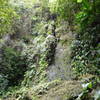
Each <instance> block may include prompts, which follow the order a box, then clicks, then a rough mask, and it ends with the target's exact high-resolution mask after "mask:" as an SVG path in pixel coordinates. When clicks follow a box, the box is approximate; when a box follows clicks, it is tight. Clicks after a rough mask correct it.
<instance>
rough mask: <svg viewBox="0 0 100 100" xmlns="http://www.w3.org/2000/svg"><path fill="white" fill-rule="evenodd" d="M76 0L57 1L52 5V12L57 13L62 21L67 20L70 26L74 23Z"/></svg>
mask: <svg viewBox="0 0 100 100" xmlns="http://www.w3.org/2000/svg"><path fill="white" fill-rule="evenodd" d="M76 7H77V6H76V2H75V0H55V1H54V2H52V3H51V5H50V8H51V11H52V12H54V13H57V15H58V16H59V19H60V20H63V19H65V20H67V21H68V22H69V23H70V24H71V23H72V21H73V18H74V14H75V12H76V9H77V8H76Z"/></svg>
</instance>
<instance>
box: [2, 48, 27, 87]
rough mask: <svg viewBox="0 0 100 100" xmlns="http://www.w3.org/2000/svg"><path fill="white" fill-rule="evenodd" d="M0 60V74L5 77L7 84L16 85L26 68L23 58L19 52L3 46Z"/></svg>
mask: <svg viewBox="0 0 100 100" xmlns="http://www.w3.org/2000/svg"><path fill="white" fill-rule="evenodd" d="M2 50H3V53H2V58H1V61H0V69H1V70H0V74H1V75H4V76H6V77H7V80H8V81H9V83H8V84H9V85H11V86H13V85H17V84H18V83H19V82H20V80H21V79H22V78H23V74H24V71H25V70H26V63H25V58H24V57H22V56H21V54H20V52H18V51H16V50H15V49H13V48H10V47H4V48H3V49H2Z"/></svg>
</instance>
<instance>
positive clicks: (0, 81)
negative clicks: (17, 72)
mask: <svg viewBox="0 0 100 100" xmlns="http://www.w3.org/2000/svg"><path fill="white" fill-rule="evenodd" d="M7 86H8V80H7V79H6V77H4V76H3V75H0V95H1V94H2V93H3V92H4V91H5V89H6V88H7Z"/></svg>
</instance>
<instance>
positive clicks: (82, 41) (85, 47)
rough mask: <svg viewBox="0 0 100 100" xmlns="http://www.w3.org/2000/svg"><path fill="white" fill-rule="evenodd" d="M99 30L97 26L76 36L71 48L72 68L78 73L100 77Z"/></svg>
mask: <svg viewBox="0 0 100 100" xmlns="http://www.w3.org/2000/svg"><path fill="white" fill-rule="evenodd" d="M99 28H100V26H98V25H97V26H96V27H94V28H93V29H91V28H90V29H87V30H86V31H85V32H81V33H79V34H77V40H76V41H74V43H73V44H74V45H73V46H72V48H73V53H72V59H73V60H72V66H73V67H74V69H75V70H76V72H78V73H81V74H86V73H91V74H96V75H100V69H99V65H100V52H99V51H100V50H99V49H100V45H99V43H100V41H99V39H100V37H99V34H98V33H99Z"/></svg>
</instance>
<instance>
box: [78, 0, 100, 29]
mask: <svg viewBox="0 0 100 100" xmlns="http://www.w3.org/2000/svg"><path fill="white" fill-rule="evenodd" d="M77 2H78V3H80V4H79V5H81V7H80V12H79V13H77V14H76V22H77V24H78V25H79V27H80V30H84V29H86V28H87V27H91V26H94V25H95V22H97V21H98V17H99V16H100V12H99V11H100V8H98V6H100V1H99V0H93V1H89V0H83V1H82V0H78V1H77ZM98 23H100V22H98Z"/></svg>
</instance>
